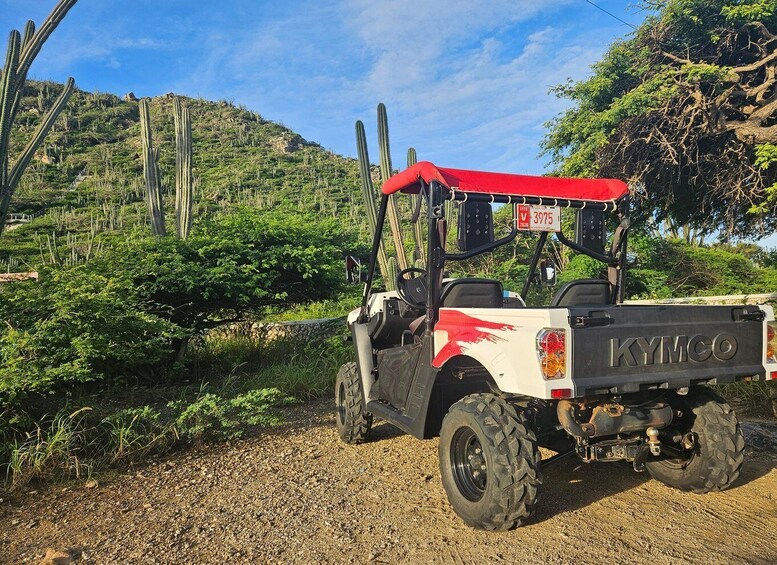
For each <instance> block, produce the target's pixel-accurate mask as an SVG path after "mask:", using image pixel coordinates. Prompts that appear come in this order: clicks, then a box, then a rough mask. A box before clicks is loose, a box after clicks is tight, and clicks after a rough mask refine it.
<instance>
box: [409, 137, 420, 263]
mask: <svg viewBox="0 0 777 565" xmlns="http://www.w3.org/2000/svg"><path fill="white" fill-rule="evenodd" d="M416 163H418V155H416V152H415V149H414V148H413V147H411V148H410V149H408V150H407V168H408V169H409V168H410V167H412V166H413V165H415V164H416ZM422 201H423V197H422V196H421V195H420V194H419V195H418V196H416V202H415V206H416V207H417V208H418V210H421V205H422V204H423V202H422ZM413 261H414V264H415V266H416V267H418V262H419V261H420V262H421V263H422V266H421V267H420V268H423V263H424V225H423V218H421V217H420V216H419V217H418V218H417V219H416V221H415V223H414V224H413Z"/></svg>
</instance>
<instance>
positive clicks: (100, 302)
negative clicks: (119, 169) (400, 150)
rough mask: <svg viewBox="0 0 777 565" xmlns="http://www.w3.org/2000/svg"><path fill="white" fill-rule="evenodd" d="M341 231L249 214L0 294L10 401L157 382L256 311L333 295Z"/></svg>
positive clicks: (2, 376)
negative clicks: (203, 337)
mask: <svg viewBox="0 0 777 565" xmlns="http://www.w3.org/2000/svg"><path fill="white" fill-rule="evenodd" d="M346 241H347V238H346V237H345V235H344V234H343V233H342V232H341V230H340V229H339V228H338V227H337V225H336V224H334V222H331V221H323V222H319V223H318V224H314V223H313V222H312V221H311V217H310V216H306V215H304V214H299V213H290V214H284V213H282V212H280V211H275V212H273V213H272V214H270V213H267V212H261V211H256V210H248V209H246V210H241V211H238V212H236V213H235V214H232V215H229V216H224V217H221V218H218V219H215V220H213V221H212V222H210V223H208V224H207V225H206V226H205V227H204V229H203V230H202V231H201V232H199V233H198V234H197V235H196V236H194V237H192V238H190V239H189V240H187V241H183V240H179V239H177V238H173V237H165V238H151V237H146V238H141V239H135V240H128V241H125V242H122V243H121V244H117V245H116V247H114V248H112V249H111V250H109V251H107V252H105V253H103V254H102V255H100V256H98V257H97V258H95V259H94V260H92V261H90V262H88V263H86V264H84V265H76V266H74V267H70V268H53V269H47V270H46V271H44V272H43V273H42V276H41V281H40V282H39V283H22V284H18V285H10V286H8V288H3V289H2V291H0V316H2V318H3V319H4V320H6V324H5V325H4V326H3V327H0V358H2V360H3V363H2V364H0V401H14V400H15V399H17V398H19V397H21V396H23V395H24V394H28V393H49V392H54V391H57V390H60V389H61V387H63V386H68V385H72V384H75V383H83V382H86V381H92V380H102V379H111V380H113V379H118V378H120V377H133V378H140V379H145V380H150V379H151V378H152V377H154V376H157V377H158V376H159V375H160V373H162V374H163V373H164V372H165V370H166V369H168V368H170V367H171V366H172V363H173V362H174V361H175V360H176V359H177V360H179V361H180V355H179V356H178V358H176V357H175V356H174V352H173V349H174V348H177V349H178V351H177V352H178V353H179V354H180V351H181V349H180V345H181V344H182V343H185V342H186V339H187V338H189V337H192V336H195V335H198V334H200V333H202V332H203V331H204V330H206V329H208V328H211V327H215V326H217V325H220V324H222V323H224V322H225V321H230V320H238V319H240V318H241V316H243V315H244V314H246V313H248V312H253V313H261V312H263V311H265V310H267V309H268V308H271V307H272V308H274V309H275V310H277V309H278V308H280V307H290V306H292V305H295V304H304V303H307V302H310V301H315V300H324V299H327V298H331V297H333V296H335V295H336V294H337V293H338V292H339V290H340V288H341V284H342V283H341V267H340V263H341V257H342V251H341V250H342V246H343V245H345V244H346V243H345V242H346Z"/></svg>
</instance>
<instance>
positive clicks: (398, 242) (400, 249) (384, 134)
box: [378, 102, 408, 270]
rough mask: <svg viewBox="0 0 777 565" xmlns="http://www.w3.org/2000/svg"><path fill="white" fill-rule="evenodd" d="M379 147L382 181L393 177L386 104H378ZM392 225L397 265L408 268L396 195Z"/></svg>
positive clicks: (391, 204) (390, 204)
mask: <svg viewBox="0 0 777 565" xmlns="http://www.w3.org/2000/svg"><path fill="white" fill-rule="evenodd" d="M378 148H379V149H380V177H381V181H382V182H384V183H385V182H386V181H387V180H389V179H390V178H391V147H390V145H389V133H388V117H387V116H386V106H385V105H384V104H383V103H382V102H381V103H380V104H378ZM386 213H387V215H388V219H389V224H390V225H391V237H392V238H393V240H394V249H395V250H396V252H397V265H398V266H399V268H400V269H402V270H404V269H407V267H408V264H407V255H406V254H405V242H404V241H403V240H402V224H401V223H400V220H399V210H398V209H397V203H396V202H395V195H393V194H392V195H391V196H389V201H388V210H387V211H386Z"/></svg>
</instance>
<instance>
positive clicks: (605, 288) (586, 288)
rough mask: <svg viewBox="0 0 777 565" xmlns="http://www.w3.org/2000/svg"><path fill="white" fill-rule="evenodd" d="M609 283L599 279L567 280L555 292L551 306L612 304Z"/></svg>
mask: <svg viewBox="0 0 777 565" xmlns="http://www.w3.org/2000/svg"><path fill="white" fill-rule="evenodd" d="M611 294H612V289H611V288H610V283H609V282H608V281H605V280H601V279H581V280H579V281H572V282H568V283H567V284H565V285H564V286H562V287H561V288H560V289H558V292H557V293H556V296H554V297H553V300H552V301H551V302H550V305H551V306H606V305H607V304H612V301H611V299H610V296H611Z"/></svg>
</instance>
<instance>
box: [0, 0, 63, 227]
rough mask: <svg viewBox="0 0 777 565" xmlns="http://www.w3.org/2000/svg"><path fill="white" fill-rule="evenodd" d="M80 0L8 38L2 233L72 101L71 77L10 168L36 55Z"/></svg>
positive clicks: (1, 127) (1, 87)
mask: <svg viewBox="0 0 777 565" xmlns="http://www.w3.org/2000/svg"><path fill="white" fill-rule="evenodd" d="M76 1H77V0H60V2H59V3H58V4H57V5H56V6H55V7H54V9H53V10H52V12H51V14H49V16H48V17H47V18H46V20H45V21H44V22H43V25H42V26H41V27H40V29H39V30H37V31H36V29H35V23H34V22H32V21H28V22H27V24H26V26H25V27H24V36H22V35H21V34H20V33H19V32H18V31H17V30H13V31H11V35H10V38H9V40H8V50H7V52H6V60H5V66H4V67H3V73H2V80H1V81H0V234H1V233H2V231H3V228H4V227H5V219H6V217H7V215H8V208H9V206H10V205H11V198H12V197H13V194H14V192H15V191H16V187H17V186H19V181H20V180H21V178H22V175H23V174H24V171H25V170H26V169H27V166H28V165H29V164H30V161H31V160H32V157H33V156H34V155H35V152H36V151H37V150H38V148H39V147H40V145H41V144H42V143H43V140H44V139H45V138H46V135H48V133H49V130H51V127H52V126H53V125H54V122H56V120H57V118H58V117H59V115H60V113H62V110H63V109H64V108H65V106H66V105H67V103H68V100H70V96H71V95H72V94H73V90H74V89H75V81H74V80H73V79H72V78H68V80H67V83H66V84H65V88H64V89H63V90H62V93H61V94H60V95H59V97H58V98H57V100H56V101H55V102H54V106H52V108H51V109H50V110H49V111H48V113H47V114H46V115H45V116H44V117H43V119H42V120H41V122H40V125H39V126H38V129H37V130H36V131H35V134H34V135H33V137H32V139H30V141H29V142H28V143H27V145H26V146H25V148H24V149H23V150H22V153H21V155H19V157H18V158H17V160H16V162H15V163H14V165H13V167H11V168H10V170H9V163H10V161H9V155H8V152H9V150H10V137H11V127H12V126H13V123H14V121H15V119H16V114H17V112H18V111H19V103H20V102H21V98H22V92H23V90H24V85H25V83H26V82H27V73H28V72H29V70H30V66H31V65H32V63H33V61H34V60H35V58H36V57H37V56H38V53H40V50H41V48H42V47H43V44H44V43H45V42H46V40H47V39H48V38H49V36H50V35H51V34H52V33H53V32H54V30H55V29H56V28H57V26H58V25H59V23H60V22H61V21H62V19H63V18H64V17H65V16H66V15H67V13H68V12H69V11H70V9H71V8H72V7H73V6H74V5H75V3H76Z"/></svg>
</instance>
